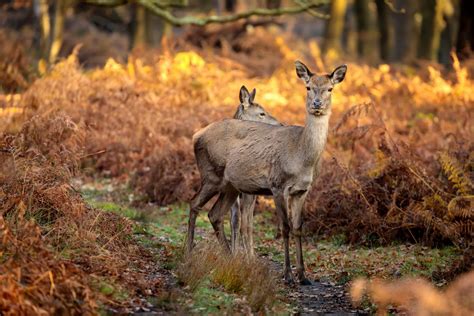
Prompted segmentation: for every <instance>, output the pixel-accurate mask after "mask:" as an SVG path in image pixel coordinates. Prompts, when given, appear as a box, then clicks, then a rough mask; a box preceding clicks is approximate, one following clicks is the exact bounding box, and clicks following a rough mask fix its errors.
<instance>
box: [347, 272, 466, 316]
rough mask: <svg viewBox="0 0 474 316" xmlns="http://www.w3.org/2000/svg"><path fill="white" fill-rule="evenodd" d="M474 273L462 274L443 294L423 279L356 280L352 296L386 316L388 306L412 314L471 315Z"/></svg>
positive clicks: (358, 301)
mask: <svg viewBox="0 0 474 316" xmlns="http://www.w3.org/2000/svg"><path fill="white" fill-rule="evenodd" d="M473 291H474V272H470V273H466V274H465V275H462V276H461V277H459V278H458V279H457V280H455V281H454V282H453V283H452V284H450V285H449V286H448V287H447V288H446V289H445V290H443V291H440V290H438V289H436V288H434V287H433V285H431V284H429V283H428V282H427V281H425V280H422V279H401V280H397V281H392V282H388V281H382V280H377V279H376V280H372V281H367V280H365V279H358V280H355V281H354V282H353V284H352V287H351V297H352V299H353V301H354V302H356V303H360V302H361V301H362V300H363V298H364V295H367V296H368V298H369V300H370V301H372V302H374V303H375V304H377V310H378V312H377V315H385V314H386V310H387V308H388V307H389V306H391V307H395V308H397V309H398V310H401V311H406V312H408V313H409V314H410V315H466V316H467V315H472V312H473V311H474V303H473V301H472V292H473Z"/></svg>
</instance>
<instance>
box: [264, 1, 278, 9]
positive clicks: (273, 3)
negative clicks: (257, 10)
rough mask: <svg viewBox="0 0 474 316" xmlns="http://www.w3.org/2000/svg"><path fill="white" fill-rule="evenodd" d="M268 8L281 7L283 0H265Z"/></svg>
mask: <svg viewBox="0 0 474 316" xmlns="http://www.w3.org/2000/svg"><path fill="white" fill-rule="evenodd" d="M265 6H266V7H267V9H278V8H280V7H281V0H265Z"/></svg>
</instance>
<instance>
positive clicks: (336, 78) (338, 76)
mask: <svg viewBox="0 0 474 316" xmlns="http://www.w3.org/2000/svg"><path fill="white" fill-rule="evenodd" d="M346 71H347V66H346V65H341V66H339V67H337V68H336V69H334V71H333V72H332V74H330V75H329V77H330V78H331V82H332V83H333V84H336V83H340V82H341V81H342V80H344V77H345V76H346Z"/></svg>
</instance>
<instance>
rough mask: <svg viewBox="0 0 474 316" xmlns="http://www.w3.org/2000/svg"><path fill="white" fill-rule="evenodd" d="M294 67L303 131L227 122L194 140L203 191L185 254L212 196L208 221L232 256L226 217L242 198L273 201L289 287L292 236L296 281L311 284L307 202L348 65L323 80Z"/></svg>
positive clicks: (193, 205)
mask: <svg viewBox="0 0 474 316" xmlns="http://www.w3.org/2000/svg"><path fill="white" fill-rule="evenodd" d="M295 68H296V74H297V76H298V77H299V78H300V79H301V80H302V81H303V83H304V84H305V87H306V90H307V92H306V104H305V112H306V113H305V114H306V120H305V125H304V126H276V125H270V124H262V123H260V122H252V121H242V120H235V119H227V120H223V121H219V122H214V123H212V124H210V125H208V126H207V127H205V128H203V129H201V130H200V131H198V132H197V133H195V134H194V135H193V145H194V154H195V158H196V162H197V165H198V169H199V171H200V173H201V187H200V189H199V191H198V193H197V194H196V196H195V197H194V198H193V199H192V201H191V205H190V212H189V220H188V233H187V251H191V250H192V247H193V240H194V229H195V224H196V217H197V215H198V214H199V212H200V211H201V210H202V207H203V206H204V204H206V202H207V201H209V200H210V199H211V198H212V197H214V196H216V195H218V199H217V201H216V202H215V203H214V205H213V206H212V208H211V210H210V211H209V213H208V217H209V220H210V222H211V224H212V227H213V229H214V232H215V235H216V237H217V239H218V241H219V243H220V244H221V245H222V247H223V248H224V249H226V250H227V251H228V252H230V247H229V243H228V241H227V239H226V236H225V232H224V225H223V217H224V216H225V214H226V213H228V212H229V210H230V208H231V206H232V205H233V204H234V202H235V200H236V199H237V197H238V195H239V194H240V193H245V194H253V195H267V196H272V197H273V200H274V202H275V206H276V213H277V216H278V218H279V222H280V224H281V225H282V235H283V246H284V257H285V262H284V272H283V276H284V280H285V281H286V282H287V283H288V284H293V283H295V278H294V276H293V272H292V271H291V264H290V252H289V236H290V232H291V235H292V236H293V238H294V240H295V246H296V273H297V278H298V281H299V283H300V284H302V285H309V284H311V282H310V281H309V280H308V279H307V278H306V276H305V268H304V259H303V250H302V225H303V217H302V210H303V203H304V201H305V198H306V195H307V194H308V191H309V189H310V187H311V185H312V183H313V180H314V179H315V178H316V177H317V176H318V174H319V172H320V169H321V162H322V159H321V157H322V153H323V151H324V147H325V145H326V142H327V137H328V128H329V118H330V116H331V94H332V90H333V88H334V86H335V85H337V84H339V83H341V82H342V81H343V80H344V78H345V75H346V72H347V66H346V65H341V66H338V67H336V68H335V69H334V71H333V72H332V73H330V74H324V75H315V74H314V73H312V72H311V71H310V70H309V68H308V67H307V66H306V65H305V64H303V63H302V62H300V61H296V62H295Z"/></svg>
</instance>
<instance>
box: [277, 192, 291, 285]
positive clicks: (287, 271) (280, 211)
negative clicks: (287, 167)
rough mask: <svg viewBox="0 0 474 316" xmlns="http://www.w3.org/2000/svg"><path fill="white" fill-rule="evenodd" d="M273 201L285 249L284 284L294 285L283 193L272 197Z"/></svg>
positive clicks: (285, 200) (288, 229) (285, 202)
mask: <svg viewBox="0 0 474 316" xmlns="http://www.w3.org/2000/svg"><path fill="white" fill-rule="evenodd" d="M273 198H274V200H275V206H276V210H277V215H278V218H279V219H280V223H281V225H282V234H283V246H284V248H285V268H284V274H283V275H284V278H285V281H286V283H288V284H294V283H295V280H294V277H293V273H292V272H291V264H290V240H289V235H290V223H289V222H288V213H287V205H288V204H287V201H288V200H287V199H285V198H284V196H283V193H277V194H275V193H274V195H273Z"/></svg>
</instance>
